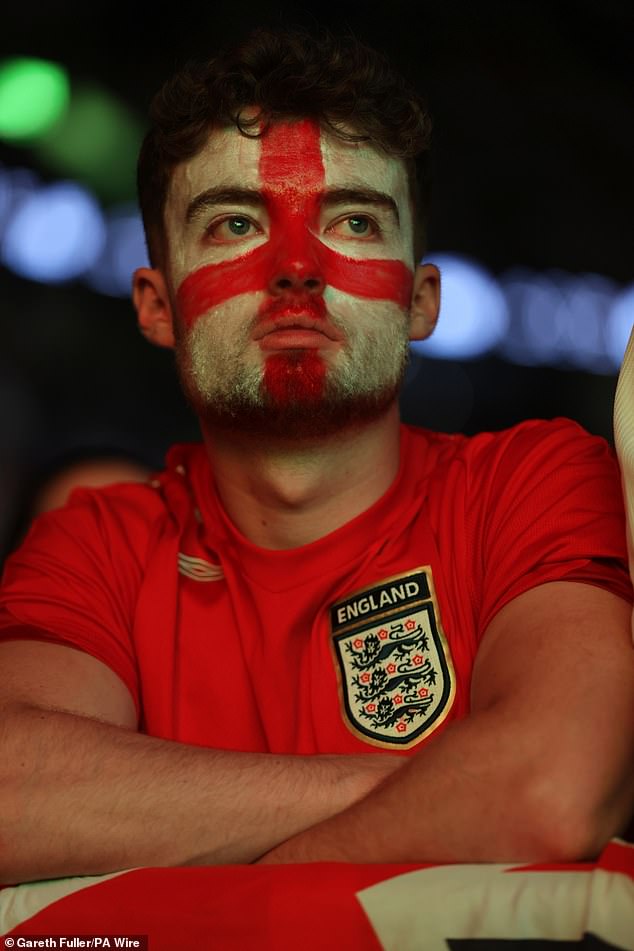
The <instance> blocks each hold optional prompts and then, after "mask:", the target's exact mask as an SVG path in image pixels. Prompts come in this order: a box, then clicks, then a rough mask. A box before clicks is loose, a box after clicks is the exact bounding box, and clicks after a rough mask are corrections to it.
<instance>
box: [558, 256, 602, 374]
mask: <svg viewBox="0 0 634 951" xmlns="http://www.w3.org/2000/svg"><path fill="white" fill-rule="evenodd" d="M559 286H560V287H561V288H562V290H563V294H564V302H563V303H562V305H561V306H562V309H563V310H564V314H565V320H566V324H567V326H566V331H565V347H564V350H565V355H566V357H567V359H568V360H569V361H570V363H572V364H573V365H574V366H577V367H579V368H581V369H583V370H590V371H592V372H593V373H611V372H612V369H613V366H612V361H611V359H610V357H609V355H608V352H607V347H606V339H605V332H604V328H605V326H606V322H607V318H608V314H609V312H610V308H611V307H612V304H613V301H614V296H615V287H614V284H613V283H612V281H610V280H609V279H608V278H606V277H601V276H600V275H599V274H583V275H580V276H579V277H570V275H566V274H561V275H560V277H559Z"/></svg>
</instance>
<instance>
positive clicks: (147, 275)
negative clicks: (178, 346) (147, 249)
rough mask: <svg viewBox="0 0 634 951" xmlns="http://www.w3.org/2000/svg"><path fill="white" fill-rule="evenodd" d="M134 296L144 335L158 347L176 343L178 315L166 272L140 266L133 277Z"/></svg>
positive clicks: (171, 345) (140, 326)
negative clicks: (176, 318)
mask: <svg viewBox="0 0 634 951" xmlns="http://www.w3.org/2000/svg"><path fill="white" fill-rule="evenodd" d="M132 300H133V301H134V306H135V308H136V312H137V318H138V323H139V330H140V331H141V333H142V334H143V336H144V337H145V338H146V339H147V340H149V341H150V343H154V344H156V345H157V346H158V347H173V346H174V316H173V313H172V305H171V303H170V296H169V293H168V290H167V283H166V281H165V278H164V277H163V274H162V272H161V271H158V270H157V269H156V268H150V267H140V268H138V269H137V270H136V271H135V272H134V277H133V279H132Z"/></svg>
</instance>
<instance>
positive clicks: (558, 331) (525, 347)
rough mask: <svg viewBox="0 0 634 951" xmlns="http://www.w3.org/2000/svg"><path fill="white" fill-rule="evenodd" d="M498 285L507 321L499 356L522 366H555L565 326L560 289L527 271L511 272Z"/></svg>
mask: <svg viewBox="0 0 634 951" xmlns="http://www.w3.org/2000/svg"><path fill="white" fill-rule="evenodd" d="M500 282H501V287H502V289H503V292H504V296H505V299H506V302H507V306H508V309H509V313H510V317H511V319H510V323H509V328H508V332H507V334H506V337H505V339H504V341H503V343H502V345H501V346H500V353H501V355H502V356H503V357H504V358H505V359H506V360H509V361H510V362H511V363H517V364H520V365H522V366H539V365H541V364H545V363H546V364H548V363H556V362H557V361H558V360H559V359H560V357H561V353H562V349H563V341H564V336H565V331H566V324H567V321H566V313H565V310H564V308H563V307H562V304H563V303H564V299H563V295H562V292H561V289H560V288H559V287H557V285H556V284H555V282H554V281H553V279H552V277H546V276H544V275H541V274H537V273H535V272H534V271H531V270H529V269H528V268H513V269H512V270H511V271H508V272H507V273H506V274H504V275H503V276H502V277H501V279H500Z"/></svg>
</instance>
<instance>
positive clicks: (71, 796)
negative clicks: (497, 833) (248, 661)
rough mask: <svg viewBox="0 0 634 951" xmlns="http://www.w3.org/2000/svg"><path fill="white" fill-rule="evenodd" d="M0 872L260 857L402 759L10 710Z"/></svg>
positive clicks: (14, 875)
mask: <svg viewBox="0 0 634 951" xmlns="http://www.w3.org/2000/svg"><path fill="white" fill-rule="evenodd" d="M0 762H2V764H3V766H2V775H1V778H0V790H1V792H0V849H1V852H0V881H4V882H10V881H28V880H33V879H38V878H44V877H47V878H48V877H53V876H61V875H72V874H91V873H93V874H98V873H102V872H109V871H113V870H116V869H120V868H127V867H131V866H139V865H178V864H215V863H230V862H250V861H252V860H253V859H255V858H257V857H258V856H260V855H261V854H262V853H264V852H266V851H267V850H269V849H271V848H273V847H274V846H276V845H277V844H278V843H280V842H282V841H283V840H285V839H288V838H289V837H292V836H293V835H295V834H297V833H298V832H300V831H301V830H302V829H305V828H307V827H309V826H311V825H314V824H315V823H319V822H320V821H322V820H324V819H325V818H327V817H328V816H330V815H333V814H334V813H336V812H337V811H339V810H341V809H344V808H346V807H347V806H349V805H350V804H351V803H352V802H354V801H356V800H358V799H359V798H361V797H362V796H363V795H365V794H366V793H367V792H368V791H369V790H370V789H371V788H372V787H373V786H374V785H375V784H376V783H378V782H380V781H381V780H382V779H383V778H384V776H385V775H386V774H387V773H389V772H391V771H392V770H393V769H395V768H396V767H397V766H398V765H400V763H401V762H402V760H399V759H396V758H392V757H378V758H377V757H376V756H372V755H369V756H363V757H338V756H313V757H300V756H297V757H295V756H276V755H272V754H251V753H232V752H225V751H212V750H208V749H203V748H199V747H190V746H185V745H182V744H179V743H173V742H168V741H164V740H159V739H156V738H152V737H147V736H144V735H141V734H138V733H136V732H134V731H131V730H125V729H121V728H119V727H115V726H111V725H110V724H105V723H102V722H100V721H96V720H91V719H87V718H83V717H78V716H75V715H72V714H67V713H61V712H52V711H45V710H40V709H37V708H29V707H22V708H20V709H14V710H12V711H11V712H6V713H5V714H4V715H3V722H2V735H1V740H0Z"/></svg>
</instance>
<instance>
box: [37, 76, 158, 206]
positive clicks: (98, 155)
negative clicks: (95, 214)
mask: <svg viewBox="0 0 634 951" xmlns="http://www.w3.org/2000/svg"><path fill="white" fill-rule="evenodd" d="M142 136H143V128H142V126H141V124H140V123H139V122H138V121H137V120H136V118H135V117H134V116H132V115H131V114H130V112H129V111H128V110H127V109H126V108H125V107H124V106H123V105H122V104H121V103H119V102H118V101H117V100H115V99H114V98H113V97H112V96H110V95H109V93H108V92H107V91H106V90H104V89H102V88H101V87H99V86H96V85H94V84H90V85H87V84H84V85H80V86H77V87H76V88H74V91H73V95H72V98H71V101H70V105H69V108H68V111H67V112H66V114H65V115H64V117H63V118H62V119H61V120H60V121H59V122H57V123H56V124H55V125H54V126H53V127H52V128H50V129H49V130H48V131H47V133H46V134H45V135H43V136H41V137H40V138H39V139H38V141H37V143H36V144H35V151H36V152H37V154H38V155H39V156H40V159H42V160H43V161H44V162H46V163H47V164H48V165H50V166H51V167H52V168H54V169H56V170H57V171H59V172H62V173H63V174H64V175H70V176H72V177H73V178H76V179H79V180H80V181H81V182H83V183H84V184H86V185H89V186H90V187H91V188H92V189H94V190H95V191H96V192H97V194H98V195H99V196H100V197H101V198H102V199H103V200H107V201H115V200H124V199H125V200H127V199H129V198H132V197H134V195H135V170H136V156H137V152H138V149H139V144H140V142H141V138H142Z"/></svg>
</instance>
